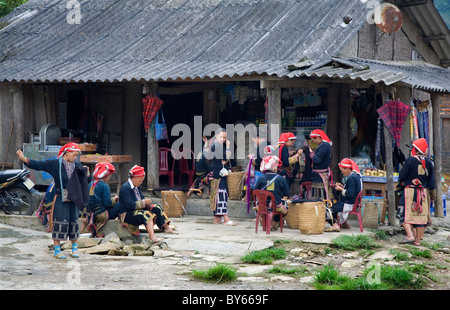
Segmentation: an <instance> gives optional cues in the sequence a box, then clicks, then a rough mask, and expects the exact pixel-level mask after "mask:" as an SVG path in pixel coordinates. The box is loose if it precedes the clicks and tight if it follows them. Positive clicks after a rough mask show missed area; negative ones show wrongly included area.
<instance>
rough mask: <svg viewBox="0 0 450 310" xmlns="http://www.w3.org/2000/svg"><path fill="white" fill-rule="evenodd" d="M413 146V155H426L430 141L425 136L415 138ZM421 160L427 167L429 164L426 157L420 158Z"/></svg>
mask: <svg viewBox="0 0 450 310" xmlns="http://www.w3.org/2000/svg"><path fill="white" fill-rule="evenodd" d="M412 145H413V148H412V150H411V155H412V156H417V155H422V156H426V155H427V153H428V142H427V140H425V139H424V138H420V139H417V140H415V141H414V142H413V143H412ZM420 162H421V163H422V167H423V168H424V169H427V165H426V163H425V158H423V157H422V158H420Z"/></svg>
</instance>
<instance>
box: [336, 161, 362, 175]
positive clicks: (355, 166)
mask: <svg viewBox="0 0 450 310" xmlns="http://www.w3.org/2000/svg"><path fill="white" fill-rule="evenodd" d="M339 167H342V168H348V169H351V170H352V171H354V172H356V173H357V174H361V171H359V167H358V164H357V163H355V162H354V161H353V160H351V159H350V158H344V159H343V160H341V162H340V163H339Z"/></svg>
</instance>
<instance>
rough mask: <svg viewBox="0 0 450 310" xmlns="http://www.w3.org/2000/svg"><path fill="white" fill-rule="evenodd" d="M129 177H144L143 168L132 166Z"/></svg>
mask: <svg viewBox="0 0 450 310" xmlns="http://www.w3.org/2000/svg"><path fill="white" fill-rule="evenodd" d="M130 176H131V177H143V176H145V170H144V167H141V166H138V165H134V166H133V167H132V168H131V169H130Z"/></svg>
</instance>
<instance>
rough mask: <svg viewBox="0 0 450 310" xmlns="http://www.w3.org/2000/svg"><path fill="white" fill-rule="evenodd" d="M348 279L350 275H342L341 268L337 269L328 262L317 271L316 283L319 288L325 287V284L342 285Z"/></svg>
mask: <svg viewBox="0 0 450 310" xmlns="http://www.w3.org/2000/svg"><path fill="white" fill-rule="evenodd" d="M348 280H349V278H348V277H346V276H342V275H340V273H339V270H338V269H336V267H334V266H333V265H330V264H327V265H325V266H323V268H322V269H320V270H318V271H317V272H316V274H315V279H314V283H315V284H316V286H317V288H324V285H326V286H333V285H340V284H343V283H344V282H346V281H348Z"/></svg>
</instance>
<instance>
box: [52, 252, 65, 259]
mask: <svg viewBox="0 0 450 310" xmlns="http://www.w3.org/2000/svg"><path fill="white" fill-rule="evenodd" d="M53 257H54V258H57V259H66V258H67V257H66V256H65V255H64V254H63V253H62V252H60V253H58V254H55V255H53Z"/></svg>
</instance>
